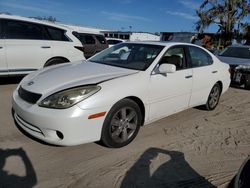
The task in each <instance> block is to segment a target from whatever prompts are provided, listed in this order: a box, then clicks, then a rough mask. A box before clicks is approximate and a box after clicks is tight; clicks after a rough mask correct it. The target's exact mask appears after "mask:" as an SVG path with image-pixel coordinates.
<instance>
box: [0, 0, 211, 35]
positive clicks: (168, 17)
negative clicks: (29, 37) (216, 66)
mask: <svg viewBox="0 0 250 188" xmlns="http://www.w3.org/2000/svg"><path fill="white" fill-rule="evenodd" d="M201 3H202V0H0V12H9V13H11V14H13V15H20V16H26V17H30V16H32V17H33V16H42V17H43V16H46V17H47V16H53V17H55V18H56V19H57V20H58V21H60V22H63V23H70V24H76V25H82V26H91V27H96V28H103V29H112V30H124V31H127V30H132V31H144V32H164V31H165V32H167V31H174V32H179V31H191V32H192V31H194V30H195V22H196V21H197V20H198V17H197V16H196V14H195V10H196V9H197V8H198V7H199V5H200V4H201ZM208 31H209V32H213V31H216V27H211V28H209V29H208Z"/></svg>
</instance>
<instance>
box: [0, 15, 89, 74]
mask: <svg viewBox="0 0 250 188" xmlns="http://www.w3.org/2000/svg"><path fill="white" fill-rule="evenodd" d="M82 59H85V57H84V54H83V51H82V44H81V42H80V41H79V40H78V39H77V38H76V37H75V36H74V35H73V34H72V30H71V29H69V28H67V27H62V26H59V25H57V24H53V23H49V22H46V21H39V20H36V19H31V18H24V17H19V16H9V15H0V76H8V75H18V74H28V73H30V72H31V71H34V70H36V69H39V68H42V67H46V66H50V65H55V64H59V63H65V62H71V61H77V60H82Z"/></svg>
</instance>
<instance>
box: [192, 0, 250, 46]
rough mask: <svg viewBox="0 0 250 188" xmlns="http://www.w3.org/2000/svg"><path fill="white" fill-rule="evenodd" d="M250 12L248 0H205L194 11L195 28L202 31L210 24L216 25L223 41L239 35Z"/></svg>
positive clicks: (249, 0)
mask: <svg viewBox="0 0 250 188" xmlns="http://www.w3.org/2000/svg"><path fill="white" fill-rule="evenodd" d="M249 13H250V0H205V1H204V2H203V3H202V4H201V6H200V8H199V9H198V10H197V11H196V14H197V15H198V17H199V20H198V21H197V22H196V30H197V31H199V32H200V33H202V32H203V31H204V29H206V28H207V27H208V26H210V25H211V24H216V25H217V26H218V33H220V34H221V37H222V38H223V41H224V43H226V42H228V41H231V40H232V38H233V37H234V36H235V34H236V35H239V33H240V30H241V29H242V27H241V26H243V25H244V24H246V23H245V20H246V19H245V18H246V17H247V16H248V15H249Z"/></svg>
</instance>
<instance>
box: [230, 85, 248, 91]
mask: <svg viewBox="0 0 250 188" xmlns="http://www.w3.org/2000/svg"><path fill="white" fill-rule="evenodd" d="M230 87H231V88H235V89H240V90H245V91H248V90H247V89H246V88H245V87H243V86H242V85H237V84H230Z"/></svg>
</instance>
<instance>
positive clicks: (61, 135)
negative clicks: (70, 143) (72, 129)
mask: <svg viewBox="0 0 250 188" xmlns="http://www.w3.org/2000/svg"><path fill="white" fill-rule="evenodd" d="M56 135H57V136H58V138H60V139H61V140H62V139H63V133H61V132H60V131H56Z"/></svg>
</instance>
